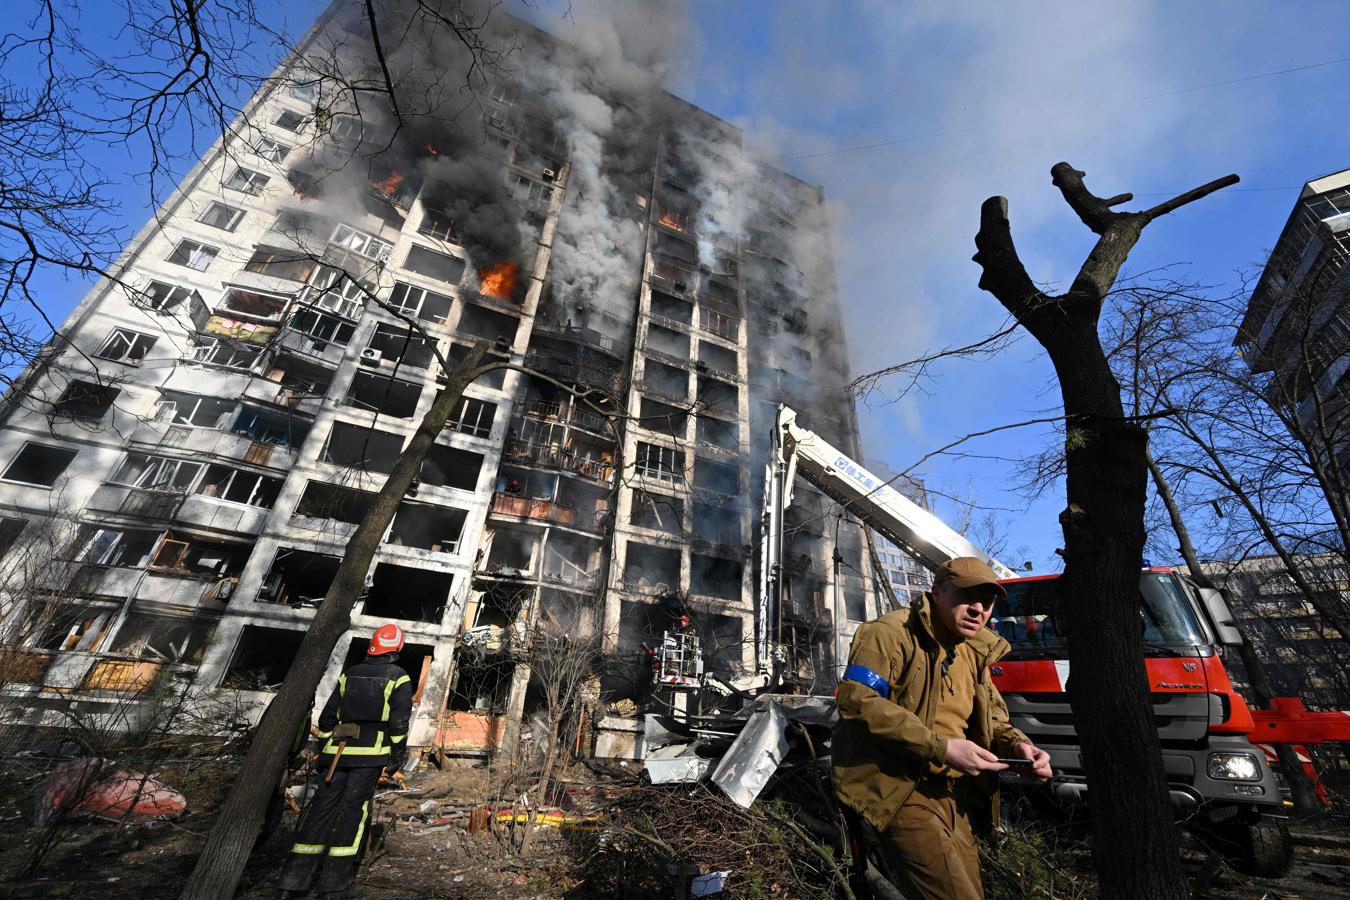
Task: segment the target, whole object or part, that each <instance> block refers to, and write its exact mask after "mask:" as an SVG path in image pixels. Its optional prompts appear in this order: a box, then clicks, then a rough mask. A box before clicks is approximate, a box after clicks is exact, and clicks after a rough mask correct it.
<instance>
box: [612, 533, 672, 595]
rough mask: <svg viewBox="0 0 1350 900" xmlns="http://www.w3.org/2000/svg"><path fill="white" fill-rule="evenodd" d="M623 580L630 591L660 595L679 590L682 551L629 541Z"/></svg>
mask: <svg viewBox="0 0 1350 900" xmlns="http://www.w3.org/2000/svg"><path fill="white" fill-rule="evenodd" d="M623 580H624V584H626V585H627V586H628V588H629V589H630V590H643V591H657V592H659V593H665V592H669V591H675V590H678V589H679V586H680V551H678V550H673V549H670V548H667V547H653V546H652V545H650V544H638V543H635V542H633V541H629V542H628V553H627V556H626V558H625V560H624V567H623Z"/></svg>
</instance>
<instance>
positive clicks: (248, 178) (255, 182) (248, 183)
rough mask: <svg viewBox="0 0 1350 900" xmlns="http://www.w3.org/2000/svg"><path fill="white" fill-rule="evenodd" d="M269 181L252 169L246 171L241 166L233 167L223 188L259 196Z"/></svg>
mask: <svg viewBox="0 0 1350 900" xmlns="http://www.w3.org/2000/svg"><path fill="white" fill-rule="evenodd" d="M269 180H270V179H269V178H268V177H267V176H266V175H264V174H263V173H261V172H255V171H253V170H252V169H246V168H244V167H243V166H235V167H234V171H233V172H231V173H230V177H229V178H226V179H225V181H224V182H223V184H224V185H225V187H227V188H230V189H231V190H235V191H242V192H244V193H245V194H254V195H257V194H261V193H262V190H263V188H264V187H266V186H267V182H268V181H269Z"/></svg>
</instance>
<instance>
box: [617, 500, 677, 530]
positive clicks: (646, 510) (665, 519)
mask: <svg viewBox="0 0 1350 900" xmlns="http://www.w3.org/2000/svg"><path fill="white" fill-rule="evenodd" d="M628 523H629V524H630V525H633V526H635V527H638V528H652V529H655V530H656V531H664V532H665V533H667V534H680V533H681V531H682V529H683V527H684V501H683V500H681V499H679V498H678V497H667V496H665V495H664V494H652V493H649V492H647V491H636V490H635V491H633V508H632V510H631V512H630V513H629V517H628Z"/></svg>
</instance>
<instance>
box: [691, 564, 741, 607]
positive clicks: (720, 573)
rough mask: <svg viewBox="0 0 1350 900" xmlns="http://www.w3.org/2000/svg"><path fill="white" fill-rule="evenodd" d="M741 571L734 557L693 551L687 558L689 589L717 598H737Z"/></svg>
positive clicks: (739, 590)
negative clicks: (727, 557)
mask: <svg viewBox="0 0 1350 900" xmlns="http://www.w3.org/2000/svg"><path fill="white" fill-rule="evenodd" d="M741 572H742V566H741V564H740V563H739V562H737V561H736V560H734V559H722V558H720V557H716V556H700V555H699V554H697V553H695V554H694V555H693V556H692V557H690V560H689V591H690V593H694V594H706V595H707V596H709V597H716V598H718V599H719V600H739V599H741Z"/></svg>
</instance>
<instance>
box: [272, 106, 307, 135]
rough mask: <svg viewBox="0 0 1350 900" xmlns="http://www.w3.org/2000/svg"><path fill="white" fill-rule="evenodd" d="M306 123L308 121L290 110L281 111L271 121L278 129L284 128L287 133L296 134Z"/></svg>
mask: <svg viewBox="0 0 1350 900" xmlns="http://www.w3.org/2000/svg"><path fill="white" fill-rule="evenodd" d="M308 122H309V119H307V118H306V117H304V116H302V115H300V114H299V113H298V112H295V111H294V110H290V109H283V110H282V111H281V112H280V113H278V114H277V117H276V118H275V119H273V120H272V124H273V125H275V126H277V127H278V128H284V129H286V130H287V131H292V132H297V133H298V132H299V131H301V130H302V129H303V128H304V127H305V125H306V124H308Z"/></svg>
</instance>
